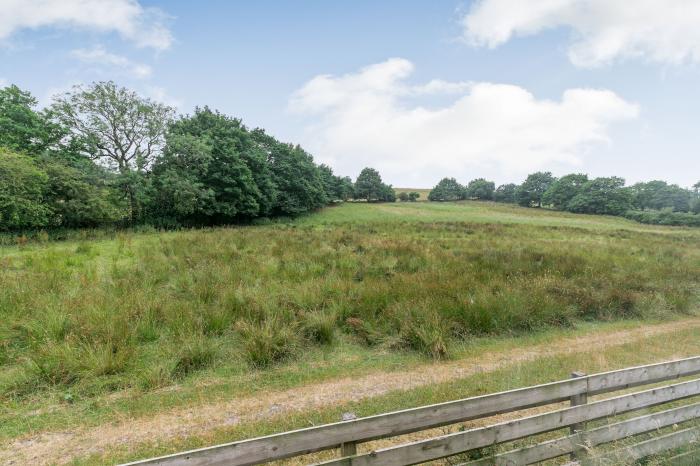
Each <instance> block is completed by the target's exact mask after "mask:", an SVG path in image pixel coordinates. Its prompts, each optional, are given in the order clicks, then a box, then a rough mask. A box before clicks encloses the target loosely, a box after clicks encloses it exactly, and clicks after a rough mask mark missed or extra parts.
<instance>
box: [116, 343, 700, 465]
mask: <svg viewBox="0 0 700 466" xmlns="http://www.w3.org/2000/svg"><path fill="white" fill-rule="evenodd" d="M696 374H700V357H693V358H687V359H681V360H677V361H670V362H664V363H659V364H650V365H646V366H639V367H632V368H627V369H622V370H617V371H611V372H604V373H600V374H593V375H584V374H579V373H575V374H574V378H571V379H568V380H561V381H557V382H552V383H547V384H542V385H536V386H533V387H527V388H520V389H516V390H510V391H506V392H500V393H495V394H490V395H484V396H478V397H473V398H466V399H462V400H456V401H450V402H446V403H439V404H434V405H429V406H422V407H418V408H412V409H407V410H403V411H396V412H392V413H386V414H380V415H376V416H370V417H365V418H359V419H353V420H349V421H343V422H338V423H333V424H326V425H322V426H316V427H309V428H305V429H299V430H294V431H290V432H284V433H280V434H274V435H268V436H265V437H259V438H255V439H250V440H242V441H237V442H232V443H226V444H222V445H216V446H212V447H208V448H201V449H198V450H191V451H187V452H183V453H178V454H174V455H169V456H163V457H160V458H153V459H148V460H143V461H137V462H133V463H129V465H128V466H132V465H162V466H181V465H187V466H205V465H206V466H218V465H221V466H223V465H227V466H245V465H254V464H261V463H266V462H269V461H274V460H280V459H285V458H290V457H294V456H301V455H305V454H308V453H314V452H317V451H322V450H328V449H335V448H340V452H341V454H342V455H343V457H342V458H338V459H333V460H330V461H326V462H323V463H319V464H323V465H337V466H340V465H352V466H357V465H380V464H381V465H407V464H416V463H420V462H424V461H430V460H434V459H439V458H444V457H447V456H453V455H456V454H459V453H463V452H467V451H470V450H475V449H478V448H483V447H487V446H492V445H496V444H500V443H504V442H509V441H512V440H517V439H521V438H524V437H528V436H531V435H536V434H540V433H544V432H550V431H555V430H559V429H562V428H566V427H571V429H572V432H571V434H570V435H568V436H566V437H562V438H559V439H556V440H551V441H548V442H543V443H540V444H537V445H534V446H530V447H526V448H522V449H519V450H514V451H510V452H506V453H501V454H498V455H494V456H493V457H491V458H489V459H488V462H484V461H475V462H470V463H465V464H470V465H471V464H475V465H476V464H479V465H485V464H504V465H505V464H508V465H513V464H530V463H534V462H537V461H542V460H545V459H550V458H555V457H558V456H562V455H566V454H570V455H576V454H577V451H578V450H580V446H581V445H582V444H583V443H586V444H587V445H600V444H603V443H608V442H612V441H615V440H619V439H621V438H625V437H628V436H630V435H636V434H641V433H644V432H650V431H653V430H656V429H658V428H660V427H664V426H669V425H674V424H677V423H679V422H685V421H689V420H692V419H697V418H700V404H692V405H688V406H683V407H680V408H674V409H669V410H665V411H662V412H659V413H655V414H651V415H647V416H641V417H637V418H634V419H630V420H625V421H622V422H618V423H616V424H612V425H607V426H605V427H604V428H597V429H591V430H585V429H584V426H585V423H586V422H588V421H593V420H597V419H603V418H609V417H612V416H615V415H618V414H621V413H626V412H631V411H635V410H639V409H642V408H649V407H652V406H657V405H660V404H663V403H669V402H673V401H677V400H682V399H687V398H690V397H693V396H696V395H700V379H696V380H690V381H685V382H681V383H675V384H671V385H667V386H663V387H658V388H652V389H649V390H645V391H640V392H635V393H631V394H624V395H621V396H617V397H614V398H608V399H604V400H599V401H594V402H588V400H589V398H590V397H591V396H594V395H600V394H604V393H610V392H614V391H619V390H626V389H629V388H632V387H638V386H642V385H650V384H656V383H660V382H668V381H672V380H675V379H680V378H684V377H690V376H693V375H696ZM562 401H569V402H570V404H571V407H568V408H565V409H559V410H555V411H551V412H547V413H544V414H538V415H534V416H528V417H522V418H520V419H516V420H513V421H508V422H502V423H498V424H492V425H489V426H486V427H480V428H476V429H470V430H466V431H463V432H456V433H453V434H448V435H443V436H440V437H435V438H430V439H427V440H421V441H418V442H412V443H407V444H402V445H397V446H392V447H389V448H384V449H381V450H377V451H373V452H370V453H365V454H356V451H357V450H356V446H357V444H359V443H364V442H368V441H371V440H376V439H381V438H389V437H396V436H399V435H403V434H408V433H412V432H417V431H423V430H428V429H433V428H436V427H441V426H446V425H450V424H456V423H460V422H466V421H471V420H475V419H480V418H487V417H490V416H494V415H497V414H503V413H509V412H514V411H519V410H523V409H528V408H533V407H537V406H544V405H549V404H554V403H560V402H562ZM691 431H692V429H691ZM691 431H689V432H687V433H685V434H682V435H680V434H679V436H676V437H669V439H671V440H665V441H661V440H660V441H659V442H656V443H653V442H651V441H649V442H651V443H649V444H648V446H647V444H646V443H644V444H640V451H642V450H644V448H646V449H651V448H655V447H659V445H665V444H669V445H671V444H673V445H675V443H673V442H676V443H677V442H679V441H680V440H679V439H690V438H692V439H695V438H696V437H697V435H696V432H695V431H692V432H691ZM659 438H662V437H659ZM664 442H666V443H664Z"/></svg>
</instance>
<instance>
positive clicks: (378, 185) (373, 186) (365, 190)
mask: <svg viewBox="0 0 700 466" xmlns="http://www.w3.org/2000/svg"><path fill="white" fill-rule="evenodd" d="M385 194H386V193H385V192H384V183H383V182H382V177H381V176H380V175H379V172H378V171H377V170H375V169H374V168H369V167H367V168H363V169H362V171H361V172H360V174H359V175H358V176H357V180H355V198H356V199H366V200H367V202H371V201H378V200H382V199H383V197H384V195H385Z"/></svg>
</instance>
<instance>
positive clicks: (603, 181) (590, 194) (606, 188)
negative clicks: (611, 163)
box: [567, 176, 632, 215]
mask: <svg viewBox="0 0 700 466" xmlns="http://www.w3.org/2000/svg"><path fill="white" fill-rule="evenodd" d="M624 185H625V180H624V179H623V178H619V177H616V176H613V177H610V178H595V179H593V180H590V181H587V182H586V183H584V184H583V186H582V187H581V190H580V192H579V193H578V194H577V195H576V196H574V198H573V199H571V201H569V203H568V204H567V210H569V211H571V212H579V213H587V214H607V215H621V214H623V213H625V212H626V211H627V210H629V209H630V208H631V207H632V194H631V192H630V191H629V190H627V189H625V188H624Z"/></svg>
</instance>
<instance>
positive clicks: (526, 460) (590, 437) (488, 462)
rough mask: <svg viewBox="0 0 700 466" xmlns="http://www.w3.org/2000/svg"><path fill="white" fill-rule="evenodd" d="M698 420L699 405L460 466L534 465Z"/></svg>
mask: <svg viewBox="0 0 700 466" xmlns="http://www.w3.org/2000/svg"><path fill="white" fill-rule="evenodd" d="M696 418H700V403H695V404H691V405H687V406H681V407H678V408H673V409H669V410H666V411H660V412H658V413H654V414H648V415H646V416H640V417H635V418H632V419H627V420H625V421H621V422H618V423H615V424H610V425H605V426H601V427H597V428H595V429H590V430H588V431H585V432H578V433H576V434H574V435H569V436H567V437H562V438H558V439H554V440H549V441H546V442H542V443H539V444H537V445H532V446H528V447H524V448H519V449H517V450H512V451H509V452H505V453H500V454H498V455H494V456H492V457H489V458H483V459H480V460H475V461H469V462H467V463H462V464H461V465H460V466H512V465H514V464H519V465H523V464H532V463H536V462H538V461H545V460H548V459H552V458H557V457H559V456H563V455H566V454H569V453H571V452H573V451H575V450H576V449H577V448H579V447H581V446H585V447H586V448H588V447H595V446H597V445H602V444H604V443H609V442H614V441H616V440H620V439H623V438H626V437H629V436H632V435H638V434H642V433H645V432H651V431H654V430H657V429H660V428H663V427H668V426H671V425H674V424H679V423H681V422H685V421H690V420H692V419H696Z"/></svg>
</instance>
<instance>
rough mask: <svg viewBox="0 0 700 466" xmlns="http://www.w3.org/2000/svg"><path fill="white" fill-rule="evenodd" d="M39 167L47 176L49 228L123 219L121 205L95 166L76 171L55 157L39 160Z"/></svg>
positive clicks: (106, 179)
mask: <svg viewBox="0 0 700 466" xmlns="http://www.w3.org/2000/svg"><path fill="white" fill-rule="evenodd" d="M40 164H41V166H42V168H43V170H44V171H45V173H46V174H47V177H48V183H47V186H46V190H45V193H44V198H45V202H46V204H47V206H48V207H49V209H50V210H51V216H52V220H51V225H52V226H61V227H68V228H86V227H97V226H100V225H106V224H114V223H116V222H118V221H119V220H121V219H122V218H124V212H123V207H124V206H123V205H122V203H120V202H119V200H118V199H115V193H114V191H113V190H112V189H110V184H109V179H108V178H107V177H105V176H104V174H103V173H101V172H100V171H99V170H98V169H97V167H94V168H91V167H89V166H85V167H82V169H78V168H76V167H73V166H70V165H68V164H66V163H64V162H62V161H58V160H56V159H55V158H43V159H42V160H41V161H40Z"/></svg>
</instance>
